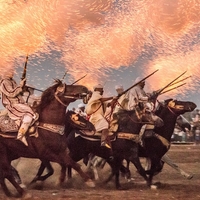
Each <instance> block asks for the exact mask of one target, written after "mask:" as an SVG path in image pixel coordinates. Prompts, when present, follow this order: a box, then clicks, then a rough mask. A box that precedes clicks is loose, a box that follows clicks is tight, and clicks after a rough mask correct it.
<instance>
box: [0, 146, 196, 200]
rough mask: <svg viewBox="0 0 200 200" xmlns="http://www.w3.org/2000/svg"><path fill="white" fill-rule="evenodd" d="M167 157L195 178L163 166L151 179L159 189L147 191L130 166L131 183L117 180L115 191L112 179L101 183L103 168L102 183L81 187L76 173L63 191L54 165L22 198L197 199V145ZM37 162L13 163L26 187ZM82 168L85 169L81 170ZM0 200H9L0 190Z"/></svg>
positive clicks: (173, 151)
mask: <svg viewBox="0 0 200 200" xmlns="http://www.w3.org/2000/svg"><path fill="white" fill-rule="evenodd" d="M168 155H169V156H170V158H172V159H173V160H174V161H176V164H178V165H179V166H180V167H181V168H182V169H183V170H185V171H186V172H193V174H194V177H193V178H192V179H191V180H187V179H185V178H184V177H182V176H181V175H180V174H179V173H178V172H177V171H175V170H174V169H172V168H171V167H169V166H168V165H167V164H165V165H164V168H163V171H162V172H161V173H160V174H159V175H157V176H156V177H155V178H154V182H158V183H160V184H159V187H158V189H149V188H148V187H147V186H146V185H145V182H144V181H143V179H142V178H141V177H140V176H139V175H138V173H137V172H136V170H135V168H134V167H133V165H131V171H132V177H133V178H134V181H132V182H129V183H128V182H127V181H126V180H125V179H124V178H123V177H121V179H120V181H121V184H122V186H123V188H124V190H120V191H117V190H115V185H114V180H113V181H112V182H110V183H109V184H107V185H103V184H102V181H103V180H104V179H105V178H106V177H107V175H108V173H109V171H110V169H109V167H108V166H105V168H104V169H103V170H100V176H101V178H100V179H101V180H100V181H98V182H96V187H95V188H92V189H91V188H88V187H86V186H85V185H84V183H83V182H82V180H81V179H80V177H79V176H78V175H77V174H76V173H75V174H74V176H73V179H72V181H70V182H69V181H66V185H65V187H64V188H63V189H58V188H57V187H56V184H57V181H58V175H59V170H60V167H59V166H58V165H57V164H53V166H54V169H55V173H54V175H53V176H52V177H51V178H49V179H48V180H46V182H45V183H44V184H43V186H41V185H39V184H38V185H37V187H35V188H28V189H27V193H26V195H25V196H24V197H23V199H48V200H51V199H52V200H61V199H72V200H79V199H87V200H97V199H104V200H107V199H109V200H115V199H116V200H118V199H125V200H132V199H137V200H143V199H148V200H149V199H150V200H152V199H153V200H158V199H159V200H162V199H169V200H171V199H172V200H176V199H181V200H186V199H187V200H188V199H189V200H200V145H198V146H194V145H172V147H171V149H170V151H169V152H168ZM39 163H40V162H39V161H38V160H33V159H24V158H22V159H21V160H20V162H19V163H18V164H17V163H15V166H16V168H17V169H18V171H19V173H20V175H21V178H22V180H23V182H24V183H25V184H27V183H29V182H30V181H31V179H32V178H33V177H34V175H35V173H36V171H37V169H38V166H39ZM83 169H84V167H83ZM0 199H9V198H7V197H5V195H4V194H3V192H2V191H1V190H0Z"/></svg>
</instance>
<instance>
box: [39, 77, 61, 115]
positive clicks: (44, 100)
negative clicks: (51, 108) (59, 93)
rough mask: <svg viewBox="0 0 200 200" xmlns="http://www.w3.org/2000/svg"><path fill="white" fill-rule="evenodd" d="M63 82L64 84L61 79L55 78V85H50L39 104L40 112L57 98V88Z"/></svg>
mask: <svg viewBox="0 0 200 200" xmlns="http://www.w3.org/2000/svg"><path fill="white" fill-rule="evenodd" d="M61 84H62V81H61V80H59V79H55V83H54V85H52V86H50V87H49V88H47V89H46V90H45V91H44V92H43V93H42V96H41V101H40V103H39V105H38V106H37V111H38V112H41V111H42V110H43V109H44V108H45V107H46V106H47V105H48V104H49V103H50V102H51V101H52V100H53V99H54V98H55V97H54V94H55V92H56V89H57V87H58V86H59V85H61Z"/></svg>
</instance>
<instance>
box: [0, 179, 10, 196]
mask: <svg viewBox="0 0 200 200" xmlns="http://www.w3.org/2000/svg"><path fill="white" fill-rule="evenodd" d="M1 188H2V190H3V191H4V193H5V195H6V196H7V197H11V196H12V195H11V193H10V191H9V190H8V187H7V185H6V183H5V178H3V179H2V180H1Z"/></svg>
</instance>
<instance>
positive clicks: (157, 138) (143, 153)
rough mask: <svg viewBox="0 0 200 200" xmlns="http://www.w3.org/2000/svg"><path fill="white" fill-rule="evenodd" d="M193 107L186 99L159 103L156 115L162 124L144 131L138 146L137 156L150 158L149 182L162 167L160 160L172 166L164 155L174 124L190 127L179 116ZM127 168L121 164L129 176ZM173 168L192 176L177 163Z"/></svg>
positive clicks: (189, 176) (187, 176) (188, 176)
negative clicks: (142, 143)
mask: <svg viewBox="0 0 200 200" xmlns="http://www.w3.org/2000/svg"><path fill="white" fill-rule="evenodd" d="M195 108H196V105H195V104H194V103H193V102H188V101H186V102H184V101H177V100H173V99H168V100H165V101H164V103H159V107H158V108H157V110H156V115H157V116H159V117H160V118H161V119H162V120H163V121H164V126H162V127H156V128H155V129H154V130H148V131H145V132H144V136H143V140H144V146H143V147H142V146H139V157H147V158H150V160H151V168H150V170H148V171H147V173H148V174H149V181H150V184H152V179H153V176H154V175H155V174H157V173H158V172H160V171H161V170H162V168H163V162H162V161H161V160H164V161H165V162H168V161H169V162H170V164H171V166H172V167H173V165H172V161H171V160H170V159H169V158H168V157H165V156H164V155H165V153H166V152H167V151H168V149H169V147H170V141H171V136H172V134H173V131H174V127H175V124H176V123H178V125H179V126H180V127H181V128H183V129H184V128H188V129H190V124H189V123H188V122H187V121H185V120H184V118H183V117H180V116H181V114H184V113H185V112H191V111H193V110H194V109H195ZM177 119H178V120H177ZM181 119H183V120H181ZM133 126H134V124H133ZM127 161H128V166H127V168H128V169H129V163H130V161H129V160H127ZM127 168H125V167H124V166H123V165H122V166H121V170H122V171H123V172H124V173H127V172H128V173H129V176H130V172H129V170H127ZM175 169H176V170H178V171H180V173H182V175H184V176H186V178H188V179H190V178H192V176H191V174H187V173H186V172H184V171H183V170H181V169H179V168H178V166H177V165H175Z"/></svg>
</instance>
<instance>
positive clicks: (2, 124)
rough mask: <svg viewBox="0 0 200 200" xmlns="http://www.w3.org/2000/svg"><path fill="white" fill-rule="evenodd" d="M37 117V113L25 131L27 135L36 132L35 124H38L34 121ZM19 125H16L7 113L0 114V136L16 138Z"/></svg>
mask: <svg viewBox="0 0 200 200" xmlns="http://www.w3.org/2000/svg"><path fill="white" fill-rule="evenodd" d="M38 118H39V115H38V114H37V117H36V119H35V120H34V121H33V122H32V123H31V125H30V127H29V129H28V131H27V133H29V135H30V134H31V136H34V133H35V132H36V126H37V125H38V123H36V122H38ZM19 127H20V126H19V125H17V123H16V122H15V121H14V120H13V119H11V118H10V117H9V116H8V115H7V114H6V115H1V116H0V135H1V136H2V137H6V138H16V136H17V132H18V130H19ZM36 135H37V134H36ZM36 135H35V136H36Z"/></svg>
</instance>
